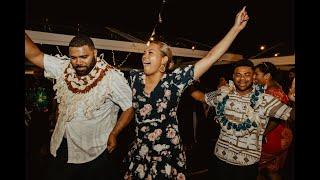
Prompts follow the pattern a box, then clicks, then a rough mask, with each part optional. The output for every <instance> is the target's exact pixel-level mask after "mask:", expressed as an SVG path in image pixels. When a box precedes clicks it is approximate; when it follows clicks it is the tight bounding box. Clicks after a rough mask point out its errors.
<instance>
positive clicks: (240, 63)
mask: <svg viewBox="0 0 320 180" xmlns="http://www.w3.org/2000/svg"><path fill="white" fill-rule="evenodd" d="M240 66H247V67H251V68H252V70H253V69H254V64H253V62H252V61H250V60H249V59H242V60H240V61H237V62H235V63H234V64H233V70H235V69H236V68H237V67H240Z"/></svg>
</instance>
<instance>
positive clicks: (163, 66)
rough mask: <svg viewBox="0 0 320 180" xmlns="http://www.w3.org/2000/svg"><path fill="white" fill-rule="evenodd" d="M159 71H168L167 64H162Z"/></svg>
mask: <svg viewBox="0 0 320 180" xmlns="http://www.w3.org/2000/svg"><path fill="white" fill-rule="evenodd" d="M159 71H160V72H162V73H164V72H165V71H166V66H165V65H164V64H161V66H160V68H159Z"/></svg>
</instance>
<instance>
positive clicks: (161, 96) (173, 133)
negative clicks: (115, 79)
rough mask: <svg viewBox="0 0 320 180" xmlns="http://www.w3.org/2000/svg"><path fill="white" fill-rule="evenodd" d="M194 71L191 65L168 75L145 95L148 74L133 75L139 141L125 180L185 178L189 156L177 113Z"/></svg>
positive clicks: (132, 73)
mask: <svg viewBox="0 0 320 180" xmlns="http://www.w3.org/2000/svg"><path fill="white" fill-rule="evenodd" d="M193 72H194V66H193V65H189V66H187V67H185V68H177V69H176V70H174V71H173V72H172V73H167V74H164V76H163V77H162V79H161V80H160V82H159V83H158V84H157V86H156V87H155V88H154V90H153V91H152V92H151V93H150V94H149V95H148V94H146V93H144V84H145V83H144V82H145V75H144V73H143V72H138V71H136V70H134V71H131V72H130V80H131V82H130V84H131V87H132V93H133V107H134V109H135V121H136V137H137V138H136V140H135V142H134V144H133V147H132V148H131V150H130V151H129V153H128V157H127V159H125V162H126V163H127V165H128V171H127V172H126V174H125V177H124V178H125V179H127V178H128V177H129V176H131V178H132V179H185V174H184V172H185V170H186V156H185V152H184V151H183V147H182V143H181V138H180V135H179V130H178V121H177V114H176V112H177V108H178V104H179V100H180V96H181V94H182V92H183V91H184V90H185V89H186V88H187V86H189V85H190V84H192V82H193Z"/></svg>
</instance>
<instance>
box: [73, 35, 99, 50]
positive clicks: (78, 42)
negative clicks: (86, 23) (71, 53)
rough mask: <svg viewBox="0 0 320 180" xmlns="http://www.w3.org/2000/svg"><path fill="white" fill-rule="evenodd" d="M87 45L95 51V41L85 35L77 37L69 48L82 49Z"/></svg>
mask: <svg viewBox="0 0 320 180" xmlns="http://www.w3.org/2000/svg"><path fill="white" fill-rule="evenodd" d="M85 45H87V46H89V48H91V49H95V47H94V44H93V41H92V40H91V39H90V38H89V37H88V36H86V35H83V34H80V35H77V36H75V37H74V38H72V40H71V41H70V43H69V47H81V46H85Z"/></svg>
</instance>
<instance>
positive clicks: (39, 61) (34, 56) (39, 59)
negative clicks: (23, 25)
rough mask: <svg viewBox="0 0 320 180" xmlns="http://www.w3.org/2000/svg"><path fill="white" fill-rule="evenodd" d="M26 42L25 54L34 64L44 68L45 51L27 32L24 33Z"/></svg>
mask: <svg viewBox="0 0 320 180" xmlns="http://www.w3.org/2000/svg"><path fill="white" fill-rule="evenodd" d="M24 39H25V40H24V44H25V50H24V53H25V56H26V58H27V59H28V60H29V61H30V62H31V63H32V64H34V65H36V66H38V67H40V68H44V64H43V58H44V54H43V52H42V51H41V50H40V49H39V48H38V47H37V45H36V44H35V43H34V42H33V41H32V40H31V39H30V37H29V36H28V35H27V34H26V33H25V35H24Z"/></svg>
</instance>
